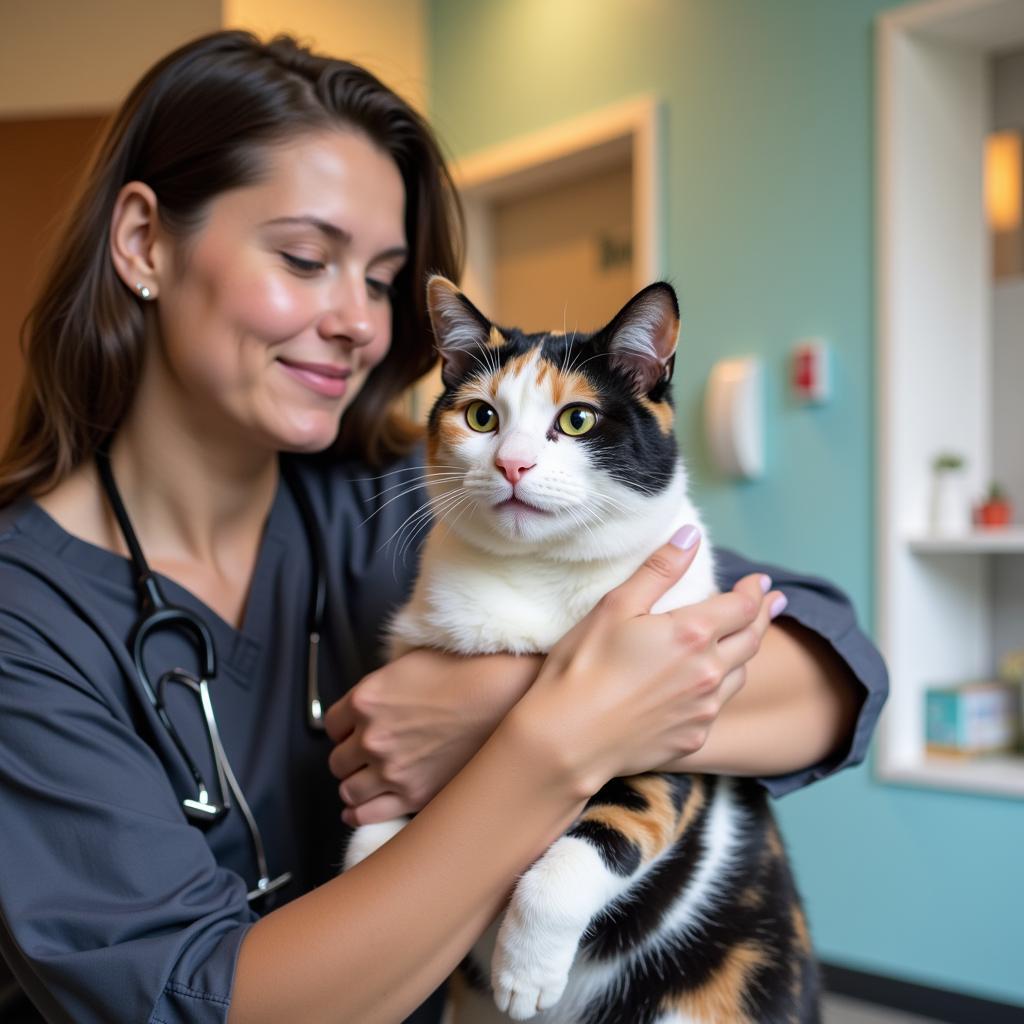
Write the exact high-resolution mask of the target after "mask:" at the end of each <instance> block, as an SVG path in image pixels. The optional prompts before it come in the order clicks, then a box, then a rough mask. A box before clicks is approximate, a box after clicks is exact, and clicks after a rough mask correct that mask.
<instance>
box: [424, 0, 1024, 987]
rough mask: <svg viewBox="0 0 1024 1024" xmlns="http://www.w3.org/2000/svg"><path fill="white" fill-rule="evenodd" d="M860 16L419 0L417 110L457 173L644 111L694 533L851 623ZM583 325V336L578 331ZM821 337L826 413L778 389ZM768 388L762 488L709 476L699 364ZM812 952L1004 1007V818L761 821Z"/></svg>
mask: <svg viewBox="0 0 1024 1024" xmlns="http://www.w3.org/2000/svg"><path fill="white" fill-rule="evenodd" d="M888 6H891V4H890V3H887V2H883V0H432V2H431V3H430V4H429V12H430V13H429V17H430V26H429V28H430V43H429V45H430V54H429V61H430V69H431V82H430V103H431V111H432V116H433V119H434V123H435V125H436V126H437V128H438V131H439V132H440V133H441V135H442V138H443V139H444V140H445V142H446V143H447V144H448V146H449V148H450V149H451V150H452V151H453V152H454V153H455V154H456V155H462V154H466V153H470V152H473V151H474V150H476V149H479V148H481V147H485V146H489V145H492V144H494V143H497V142H501V141H504V140H506V139H508V138H510V137H514V136H516V135H518V134H521V133H526V132H532V131H536V130H537V129H540V128H542V127H544V126H546V125H548V124H551V123H554V122H557V121H560V120H563V119H565V118H569V117H573V116H575V115H579V114H583V113H587V112H589V111H592V110H595V109H597V108H600V107H603V106H606V105H609V104H612V103H615V102H618V101H620V100H623V99H625V98H627V97H630V96H634V95H637V94H639V93H653V94H656V95H657V96H658V97H660V98H661V99H662V100H663V101H664V104H665V113H666V122H665V123H666V129H667V143H666V148H665V153H664V161H665V162H664V170H665V173H666V179H665V180H666V182H667V203H666V221H665V236H666V244H665V259H666V263H665V266H666V271H667V275H668V277H669V279H670V280H671V281H672V282H673V283H674V284H675V285H676V286H677V288H678V289H679V291H680V295H681V300H682V307H683V334H682V342H681V349H680V355H679V358H678V362H677V369H676V379H677V381H678V397H679V403H680V410H681V416H680V418H681V436H682V439H683V444H684V447H685V449H686V450H687V453H688V459H689V463H690V465H691V467H692V468H693V471H694V475H695V483H696V493H697V496H698V500H699V503H700V505H701V507H702V508H703V510H704V512H705V513H706V519H707V521H708V522H709V523H711V524H712V527H713V536H714V537H715V538H716V539H717V540H718V541H719V542H723V543H727V544H730V545H734V546H736V547H739V548H740V549H742V550H744V551H746V552H749V553H751V554H754V555H756V556H757V557H759V558H762V559H764V560H766V561H778V562H780V563H783V564H787V565H791V566H793V567H799V568H802V569H805V570H809V571H812V572H816V573H820V574H822V575H825V576H827V577H829V578H830V579H833V580H835V581H836V582H838V583H839V584H840V585H841V586H843V587H844V588H845V589H846V590H847V591H848V592H849V593H850V595H851V596H852V597H853V599H854V601H855V602H856V605H857V607H858V609H859V611H860V614H861V617H862V620H863V621H864V622H866V623H868V624H869V627H870V624H871V622H872V613H873V604H872V596H873V586H874V572H873V557H874V548H873V542H874V536H873V528H872V519H873V508H874V476H873V448H874V443H875V437H874V431H875V427H874V422H875V421H874V413H873V392H874V388H873V375H874V367H873V364H874V358H873V348H874V333H873V301H874V297H873V283H872V274H873V253H872V216H873V214H872V180H873V170H872V161H873V130H872V122H873V112H872V105H873V35H874V19H875V16H876V14H877V13H878V12H879V11H880V10H883V9H884V8H886V7H888ZM581 326H582V325H581ZM807 335H821V336H823V337H825V338H826V339H828V341H829V342H830V344H831V345H832V348H833V354H834V358H835V371H836V372H835V381H836V388H835V398H834V400H833V402H832V403H831V404H830V405H828V406H826V407H824V408H820V409H806V408H798V407H796V406H794V405H792V404H791V403H790V402H789V401H788V399H787V397H786V393H785V386H784V384H785V363H786V357H787V353H788V351H789V348H790V346H791V344H792V343H793V341H794V340H796V339H798V338H801V337H804V336H807ZM746 353H758V354H760V355H761V356H762V357H763V358H764V361H765V365H766V368H767V370H768V378H769V387H768V414H769V427H768V453H769V461H768V474H767V476H766V478H765V479H764V480H763V481H759V482H756V483H748V484H744V485H741V486H736V485H734V484H727V483H722V482H720V481H717V480H715V479H714V477H713V475H712V474H711V472H710V471H709V468H708V466H707V464H706V459H705V456H704V454H703V452H702V451H701V449H700V446H699V445H698V444H697V443H696V442H697V438H698V437H699V430H698V424H699V404H700V398H701V394H702V390H703V387H704V383H705V381H706V379H707V374H708V371H709V369H710V367H711V366H712V364H713V363H714V362H715V361H716V360H717V359H719V358H722V357H724V356H728V355H733V354H746ZM779 814H780V817H781V819H782V821H783V826H784V828H785V831H786V834H787V837H788V841H789V845H790V847H791V850H792V852H793V856H794V859H795V861H796V864H797V869H798V872H799V877H800V881H801V885H802V888H803V890H804V893H805V895H806V898H807V902H808V905H809V909H810V913H811V919H812V925H813V928H814V932H815V936H816V941H817V944H818V947H819V950H820V952H821V954H822V956H823V957H825V958H827V959H830V960H833V961H838V962H842V963H845V964H847V965H849V966H852V967H856V968H860V969H864V970H872V971H877V972H879V973H886V974H892V975H896V976H900V977H904V978H908V979H910V980H916V981H919V982H921V983H924V984H932V985H937V986H941V987H950V988H958V989H961V990H963V991H966V992H971V993H975V994H978V995H982V996H988V997H989V998H994V999H1003V1000H1006V1001H1010V1002H1020V1003H1024V923H1022V922H1024V857H1022V854H1024V811H1022V808H1021V805H1020V803H1019V802H1014V801H1009V800H998V799H985V798H979V797H971V796H962V795H953V794H947V793H942V792H938V791H926V790H914V789H906V788H899V787H894V786H887V785H882V784H879V783H878V782H876V781H874V779H873V777H872V775H871V772H870V768H866V767H865V768H860V769H857V770H854V771H849V772H846V773H845V774H843V775H841V776H839V777H837V778H835V779H833V780H830V781H829V782H827V783H824V784H821V785H818V786H814V787H812V788H811V789H810V790H807V791H804V792H801V793H798V794H795V795H793V796H790V797H787V798H786V799H784V800H783V801H781V802H780V804H779Z"/></svg>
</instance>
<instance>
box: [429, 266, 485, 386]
mask: <svg viewBox="0 0 1024 1024" xmlns="http://www.w3.org/2000/svg"><path fill="white" fill-rule="evenodd" d="M427 310H428V311H429V312H430V323H431V325H432V326H433V328H434V338H435V340H436V342H437V350H438V352H440V353H441V360H442V366H441V380H442V381H444V384H445V386H446V387H451V385H452V384H454V383H455V382H456V381H458V380H459V379H460V378H461V377H462V376H463V375H464V374H465V373H466V371H467V370H468V369H469V367H470V364H472V363H475V362H478V361H479V359H480V356H479V354H478V352H479V350H480V349H481V348H483V347H484V346H485V345H486V344H487V342H488V340H489V339H490V337H491V322H490V320H488V319H487V317H485V316H484V315H483V313H481V312H480V310H479V309H477V308H476V306H474V305H473V303H472V302H470V301H469V299H467V298H466V296H465V295H463V294H462V292H460V291H459V289H458V288H456V287H455V285H453V284H452V283H451V281H449V280H448V278H446V277H442V276H441V275H440V274H435V275H434V276H433V277H431V279H430V280H429V281H428V282H427Z"/></svg>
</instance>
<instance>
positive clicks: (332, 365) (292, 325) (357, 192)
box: [143, 130, 407, 451]
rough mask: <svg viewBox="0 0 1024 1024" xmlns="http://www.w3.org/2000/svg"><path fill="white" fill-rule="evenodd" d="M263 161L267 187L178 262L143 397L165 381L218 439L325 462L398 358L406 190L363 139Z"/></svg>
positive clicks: (213, 212) (188, 246)
mask: <svg viewBox="0 0 1024 1024" xmlns="http://www.w3.org/2000/svg"><path fill="white" fill-rule="evenodd" d="M263 158H264V159H265V161H266V168H265V169H266V173H265V175H264V176H263V177H262V178H261V180H260V181H259V182H258V183H257V184H255V185H251V186H247V187H244V188H239V189H234V190H232V191H229V192H225V193H222V194H221V195H219V196H218V197H217V198H215V199H214V200H213V201H212V202H211V203H210V205H209V206H208V208H207V210H206V215H205V217H204V219H203V222H202V224H201V225H200V226H199V228H198V229H197V230H195V231H194V232H192V233H190V234H189V236H188V237H187V238H186V239H185V240H184V241H182V242H179V243H177V249H178V251H176V252H172V251H171V249H170V247H168V248H167V249H165V252H166V253H169V254H170V255H169V256H168V257H167V258H165V259H164V260H162V261H161V265H159V266H158V267H157V274H158V293H157V296H156V299H157V308H156V310H155V312H156V322H157V324H158V332H159V337H158V339H157V345H156V351H155V352H154V351H153V350H151V351H150V356H149V357H147V362H146V368H145V371H144V380H143V390H144V391H145V389H146V387H147V385H148V384H152V383H154V381H153V380H152V379H151V378H152V377H153V375H156V377H157V382H158V386H159V387H161V388H167V387H170V388H172V389H173V390H176V391H178V392H179V393H180V396H181V398H182V400H183V402H184V403H185V404H186V406H187V407H188V409H189V410H190V417H192V418H193V419H194V418H195V417H199V421H200V422H201V423H202V425H203V428H204V429H206V430H216V431H218V434H217V435H216V436H220V437H225V438H227V437H230V436H231V435H238V436H239V437H240V438H242V439H243V440H244V441H246V442H251V443H254V444H256V445H259V446H261V447H264V446H265V447H267V448H273V449H275V450H287V451H317V450H320V449H323V448H325V447H327V446H328V445H329V444H330V443H331V442H332V441H333V440H334V438H335V436H336V434H337V432H338V424H339V420H340V418H341V414H342V412H343V411H344V409H345V408H346V407H347V406H348V405H349V404H351V402H352V400H353V398H354V397H355V396H356V394H358V392H359V390H360V389H361V388H362V386H363V384H364V383H365V381H366V378H367V376H368V375H369V373H370V371H371V370H372V369H373V368H374V367H375V366H376V365H377V364H378V363H379V362H380V361H381V360H382V359H383V358H384V356H385V355H386V354H387V351H388V346H389V345H390V341H391V315H392V314H391V294H390V289H391V285H392V282H393V281H394V279H395V276H396V275H397V274H398V272H399V270H400V269H401V267H402V265H403V264H404V262H405V258H406V255H407V252H406V238H405V226H404V225H405V189H404V186H403V182H402V177H401V174H400V173H399V170H398V167H397V166H396V164H395V163H394V161H393V160H392V158H391V157H390V156H389V155H388V154H387V153H386V152H385V151H384V150H382V149H380V148H379V147H378V146H376V145H375V144H374V143H373V142H371V141H370V140H369V139H368V138H367V136H365V135H364V134H362V133H360V132H358V131H355V130H352V131H325V132H320V133H316V134H308V135H303V136H300V137H298V138H297V139H295V140H293V141H291V142H289V143H287V144H282V145H277V146H273V147H270V148H268V149H267V151H266V152H265V153H264V155H263ZM154 356H155V357H156V358H153V357H154ZM147 378H150V379H147ZM382 413H383V410H382Z"/></svg>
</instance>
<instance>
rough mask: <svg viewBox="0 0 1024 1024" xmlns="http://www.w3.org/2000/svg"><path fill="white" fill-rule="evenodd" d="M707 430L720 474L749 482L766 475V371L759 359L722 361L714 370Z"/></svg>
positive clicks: (706, 411) (707, 405) (708, 397)
mask: <svg viewBox="0 0 1024 1024" xmlns="http://www.w3.org/2000/svg"><path fill="white" fill-rule="evenodd" d="M704 429H705V432H706V434H707V439H708V447H709V449H710V451H711V461H712V462H713V463H714V465H715V467H716V468H717V469H718V470H719V472H721V473H724V474H725V475H726V476H731V477H739V478H741V479H746V480H754V479H757V478H758V477H760V476H762V475H763V474H764V371H763V368H762V365H761V360H760V359H759V358H758V357H757V356H745V357H742V358H737V359H722V360H720V361H719V362H717V363H715V365H714V366H713V367H712V368H711V375H710V376H709V378H708V387H707V392H706V394H705V396H704Z"/></svg>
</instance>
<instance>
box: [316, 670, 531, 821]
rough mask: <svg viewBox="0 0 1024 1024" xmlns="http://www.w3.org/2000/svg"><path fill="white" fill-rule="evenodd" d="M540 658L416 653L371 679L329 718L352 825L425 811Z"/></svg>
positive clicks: (334, 766) (334, 763) (346, 816)
mask: <svg viewBox="0 0 1024 1024" xmlns="http://www.w3.org/2000/svg"><path fill="white" fill-rule="evenodd" d="M540 665H541V659H540V658H539V657H516V656H514V655H511V654H496V655H480V656H477V657H471V658H467V657H462V656H458V655H454V654H443V653H441V652H439V651H428V650H416V651H411V652H410V653H409V654H406V655H403V656H402V657H401V658H397V659H396V660H395V661H393V662H391V663H390V664H388V665H385V666H384V667H383V668H381V669H378V670H377V671H376V672H372V673H371V674H370V675H368V676H366V677H365V678H364V679H363V680H361V681H360V683H359V684H358V685H357V686H355V687H354V688H353V689H352V690H350V691H349V692H348V693H347V694H346V695H345V696H344V697H342V698H341V700H339V701H337V702H336V703H335V704H333V705H331V707H330V708H329V709H328V711H327V714H326V716H325V724H326V727H327V734H328V736H330V738H331V739H332V740H334V742H335V743H336V744H337V745H336V746H335V748H334V750H333V751H332V752H331V755H330V759H329V761H328V764H329V766H330V769H331V773H332V774H333V775H334V776H335V777H336V778H337V779H339V780H340V783H341V785H340V786H339V787H338V788H339V792H340V793H341V799H342V801H343V802H344V803H345V805H346V808H345V811H344V812H343V814H342V818H343V820H344V821H345V822H346V824H349V825H367V824H370V823H372V822H377V821H387V820H388V819H390V818H396V817H399V816H400V815H403V814H411V813H414V812H415V811H418V810H420V809H421V808H422V807H423V806H424V805H425V804H426V803H427V802H428V801H429V800H431V799H432V798H433V797H434V795H435V794H436V793H437V792H438V791H439V790H440V789H441V788H442V787H444V786H445V785H447V784H448V782H449V781H450V780H451V779H452V778H454V776H455V775H456V774H457V773H458V772H459V771H460V770H461V769H462V768H463V767H464V766H465V765H466V764H467V762H468V761H469V760H470V758H471V757H472V756H473V755H474V754H475V753H476V752H477V751H478V750H479V749H480V748H481V747H482V746H483V744H484V743H485V742H486V740H487V737H488V736H490V735H491V733H492V732H493V731H494V729H495V727H496V726H497V725H498V723H499V722H500V721H501V720H502V718H504V717H505V714H506V713H507V712H508V710H509V709H510V708H511V707H512V706H513V705H514V704H515V703H516V701H518V700H519V698H520V697H521V696H522V695H523V694H524V693H525V692H526V690H527V689H528V687H529V686H530V684H531V683H532V682H533V680H534V679H535V678H536V675H537V672H538V670H539V669H540Z"/></svg>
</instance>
